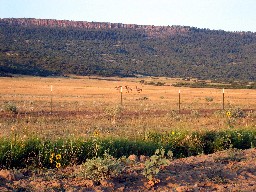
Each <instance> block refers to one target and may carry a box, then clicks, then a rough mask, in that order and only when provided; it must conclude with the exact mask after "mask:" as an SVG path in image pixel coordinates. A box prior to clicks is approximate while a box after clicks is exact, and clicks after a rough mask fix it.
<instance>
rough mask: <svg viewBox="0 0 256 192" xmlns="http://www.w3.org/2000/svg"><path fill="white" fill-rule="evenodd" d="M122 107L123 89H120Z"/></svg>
mask: <svg viewBox="0 0 256 192" xmlns="http://www.w3.org/2000/svg"><path fill="white" fill-rule="evenodd" d="M120 96H121V105H123V87H122V86H121V87H120Z"/></svg>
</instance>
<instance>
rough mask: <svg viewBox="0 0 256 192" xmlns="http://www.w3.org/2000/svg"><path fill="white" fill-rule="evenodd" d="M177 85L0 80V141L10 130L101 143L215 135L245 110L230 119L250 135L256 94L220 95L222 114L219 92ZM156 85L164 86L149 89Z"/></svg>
mask: <svg viewBox="0 0 256 192" xmlns="http://www.w3.org/2000/svg"><path fill="white" fill-rule="evenodd" d="M142 81H144V83H143V84H142V83H141V82H142ZM179 81H181V80H180V79H170V78H165V77H162V78H150V77H147V78H115V77H109V78H103V77H79V76H72V77H69V78H39V77H14V78H0V109H1V111H0V127H1V128H0V136H1V137H3V136H7V135H8V134H10V129H15V130H17V131H18V132H21V133H22V134H23V135H24V136H25V137H26V136H29V135H31V134H32V135H36V136H37V137H51V138H58V137H63V136H64V137H69V136H74V135H75V136H81V137H87V136H88V135H90V134H92V133H93V132H95V131H98V132H99V133H100V134H101V135H102V136H104V137H105V136H108V135H109V136H122V137H127V138H129V137H133V138H137V137H144V136H145V133H146V132H147V131H156V132H162V131H171V130H186V131H193V130H197V131H198V130H199V131H200V130H206V129H207V130H211V129H217V130H220V129H226V128H228V127H229V126H230V124H229V123H227V118H226V115H225V114H226V111H234V110H237V109H242V110H244V113H246V117H245V118H238V119H235V120H234V122H232V126H234V127H238V128H241V127H243V128H250V129H251V128H253V129H255V126H256V123H255V109H256V90H250V89H227V90H225V111H223V110H221V109H222V89H213V88H178V87H173V86H171V85H172V84H173V83H175V82H179ZM145 82H146V83H145ZM157 82H161V83H165V86H156V85H153V84H154V83H155V84H156V83H157ZM51 86H52V91H51ZM119 86H122V89H123V93H122V97H123V105H122V106H121V105H120V103H121V94H120V88H118V87H119ZM179 90H180V92H181V105H180V106H181V110H180V111H179V108H178V93H179ZM8 104H10V105H14V106H16V107H17V112H18V113H17V114H13V113H10V112H8V111H7V110H6V105H8Z"/></svg>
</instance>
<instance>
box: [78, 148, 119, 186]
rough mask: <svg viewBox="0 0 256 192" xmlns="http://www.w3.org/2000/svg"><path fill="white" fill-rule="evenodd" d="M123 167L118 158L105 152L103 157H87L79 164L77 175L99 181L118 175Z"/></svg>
mask: <svg viewBox="0 0 256 192" xmlns="http://www.w3.org/2000/svg"><path fill="white" fill-rule="evenodd" d="M123 169H124V166H123V165H122V163H121V160H120V159H116V158H114V157H112V156H111V155H109V154H108V153H106V152H105V153H104V155H103V157H94V158H92V159H87V160H86V162H85V163H83V164H82V165H81V166H80V171H79V173H78V175H80V176H83V177H85V178H87V179H91V180H93V181H94V182H96V183H99V182H100V181H101V180H104V179H109V178H114V177H117V176H119V175H120V174H121V173H122V171H123Z"/></svg>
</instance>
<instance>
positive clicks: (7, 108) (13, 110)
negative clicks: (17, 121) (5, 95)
mask: <svg viewBox="0 0 256 192" xmlns="http://www.w3.org/2000/svg"><path fill="white" fill-rule="evenodd" d="M4 111H6V112H9V113H15V114H16V113H18V108H17V106H16V105H15V104H14V103H12V102H8V103H5V105H4Z"/></svg>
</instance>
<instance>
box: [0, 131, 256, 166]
mask: <svg viewBox="0 0 256 192" xmlns="http://www.w3.org/2000/svg"><path fill="white" fill-rule="evenodd" d="M12 134H13V135H12V137H11V138H7V139H6V138H2V139H1V140H0V146H1V150H0V151H1V152H0V167H1V168H29V167H33V168H56V167H57V168H59V167H61V166H67V165H73V164H81V163H83V162H85V161H86V160H87V159H92V158H95V157H103V155H104V153H105V152H107V153H108V154H110V155H112V156H113V157H116V158H120V157H123V156H126V157H128V156H129V155H131V154H135V155H137V156H140V155H145V156H151V155H153V154H154V152H155V151H156V150H157V149H160V148H163V149H164V150H166V151H172V153H173V156H174V157H175V158H180V157H188V156H191V155H198V154H209V153H213V152H216V151H220V150H225V149H230V148H237V149H248V148H251V147H255V146H256V130H227V131H219V132H216V131H205V132H201V133H200V132H192V133H185V132H174V131H172V132H167V133H148V136H147V139H138V140H128V139H124V138H100V137H99V136H98V133H95V135H94V136H92V137H91V138H89V139H87V140H84V139H79V138H74V139H66V138H60V139H58V140H55V141H51V140H48V139H44V140H43V139H39V138H28V139H23V138H20V137H19V136H18V135H16V134H15V132H13V133H12Z"/></svg>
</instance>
